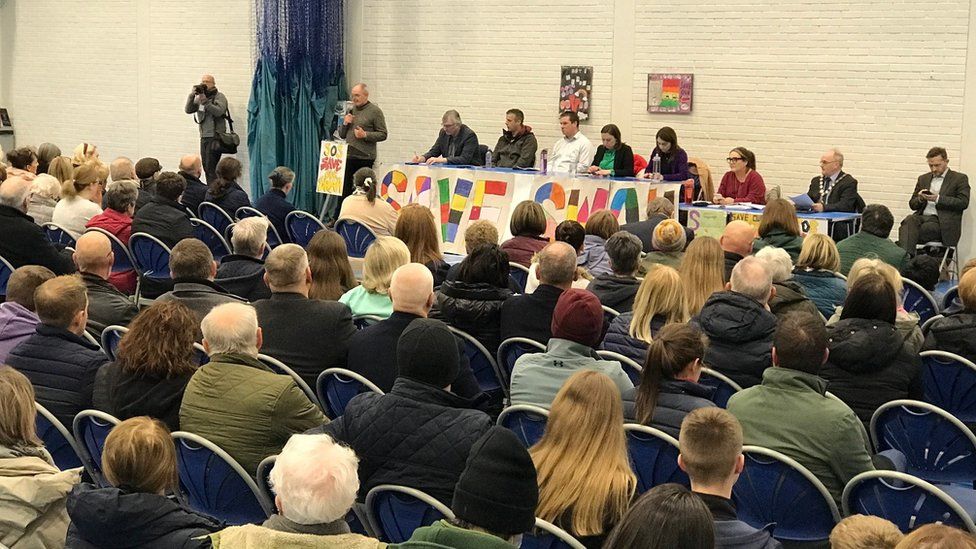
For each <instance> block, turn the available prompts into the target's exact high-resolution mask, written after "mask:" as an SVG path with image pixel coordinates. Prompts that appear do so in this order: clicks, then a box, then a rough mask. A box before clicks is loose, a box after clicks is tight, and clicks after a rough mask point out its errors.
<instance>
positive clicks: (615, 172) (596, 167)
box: [589, 124, 634, 177]
mask: <svg viewBox="0 0 976 549" xmlns="http://www.w3.org/2000/svg"><path fill="white" fill-rule="evenodd" d="M600 138H601V139H602V141H603V144H602V145H600V146H599V147H597V149H596V154H595V155H594V156H593V164H591V165H590V169H589V172H590V174H591V175H605V176H610V177H634V149H632V148H630V145H628V144H626V143H624V142H623V141H621V139H620V128H618V127H617V125H616V124H607V125H606V126H603V129H602V130H600Z"/></svg>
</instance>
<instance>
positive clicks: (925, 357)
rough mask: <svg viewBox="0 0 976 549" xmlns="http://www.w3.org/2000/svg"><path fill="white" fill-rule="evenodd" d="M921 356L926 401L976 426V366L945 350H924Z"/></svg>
mask: <svg viewBox="0 0 976 549" xmlns="http://www.w3.org/2000/svg"><path fill="white" fill-rule="evenodd" d="M921 357H922V387H923V390H924V395H925V397H924V398H925V402H928V403H929V404H933V405H935V406H938V407H939V408H942V409H943V410H945V411H946V412H949V413H950V414H952V415H953V417H956V418H958V419H959V420H960V421H962V422H963V423H967V424H971V423H976V364H973V363H972V362H970V361H969V360H967V359H965V358H963V357H961V356H959V355H954V354H952V353H947V352H945V351H923V352H922V354H921Z"/></svg>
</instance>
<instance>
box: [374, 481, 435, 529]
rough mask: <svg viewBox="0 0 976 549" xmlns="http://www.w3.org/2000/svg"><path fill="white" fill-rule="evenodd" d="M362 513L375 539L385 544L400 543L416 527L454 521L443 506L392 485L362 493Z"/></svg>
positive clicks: (426, 496)
mask: <svg viewBox="0 0 976 549" xmlns="http://www.w3.org/2000/svg"><path fill="white" fill-rule="evenodd" d="M366 511H367V513H368V514H369V521H370V523H371V524H372V527H373V532H374V533H375V534H376V537H377V538H379V540H380V541H385V542H387V543H403V542H405V541H407V540H408V539H410V536H411V535H413V531H414V530H416V529H417V528H420V527H422V526H429V525H431V524H433V523H434V522H436V521H438V520H441V519H443V518H447V519H453V518H454V513H452V512H451V510H450V509H448V508H447V506H445V505H444V504H443V503H441V502H439V501H437V500H436V499H434V498H432V497H430V496H429V495H427V494H425V493H423V492H421V491H420V490H415V489H413V488H407V487H406V486H396V485H392V484H381V485H380V486H377V487H375V488H373V489H372V490H370V491H369V493H368V494H366Z"/></svg>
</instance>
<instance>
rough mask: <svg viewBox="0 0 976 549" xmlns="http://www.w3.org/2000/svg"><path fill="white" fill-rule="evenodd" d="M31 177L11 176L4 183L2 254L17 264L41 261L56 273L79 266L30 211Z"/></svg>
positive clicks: (0, 220) (0, 214)
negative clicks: (48, 234)
mask: <svg viewBox="0 0 976 549" xmlns="http://www.w3.org/2000/svg"><path fill="white" fill-rule="evenodd" d="M30 185H31V183H30V181H27V180H26V179H24V178H22V177H10V178H7V179H6V180H5V181H3V183H0V234H3V238H0V257H3V258H4V259H6V260H7V261H8V262H9V263H10V265H11V266H12V267H13V268H15V269H16V268H17V267H22V266H24V265H40V266H42V267H47V268H48V269H51V270H52V271H54V273H55V274H65V273H70V272H73V271H74V270H75V268H74V264H73V263H72V261H71V255H70V253H68V252H66V251H64V250H59V249H58V248H56V247H55V246H54V245H53V244H51V242H50V241H49V240H48V239H47V237H46V236H45V235H44V230H43V229H41V227H40V226H38V225H36V224H35V223H34V220H32V219H31V218H30V217H29V216H28V215H27V213H26V212H27V203H28V201H29V199H30Z"/></svg>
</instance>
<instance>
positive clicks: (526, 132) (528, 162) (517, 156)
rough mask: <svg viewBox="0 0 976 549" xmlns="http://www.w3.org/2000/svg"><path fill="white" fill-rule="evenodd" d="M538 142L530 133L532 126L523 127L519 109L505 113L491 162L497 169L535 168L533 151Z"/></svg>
mask: <svg viewBox="0 0 976 549" xmlns="http://www.w3.org/2000/svg"><path fill="white" fill-rule="evenodd" d="M538 148H539V142H538V141H537V140H536V138H535V134H534V133H532V126H526V125H525V114H523V113H522V111H521V110H519V109H508V111H506V112H505V129H504V130H502V135H501V137H499V138H498V143H496V144H495V149H494V150H493V151H492V160H493V161H494V164H495V167H498V168H531V167H533V166H535V151H536V149H538Z"/></svg>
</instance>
